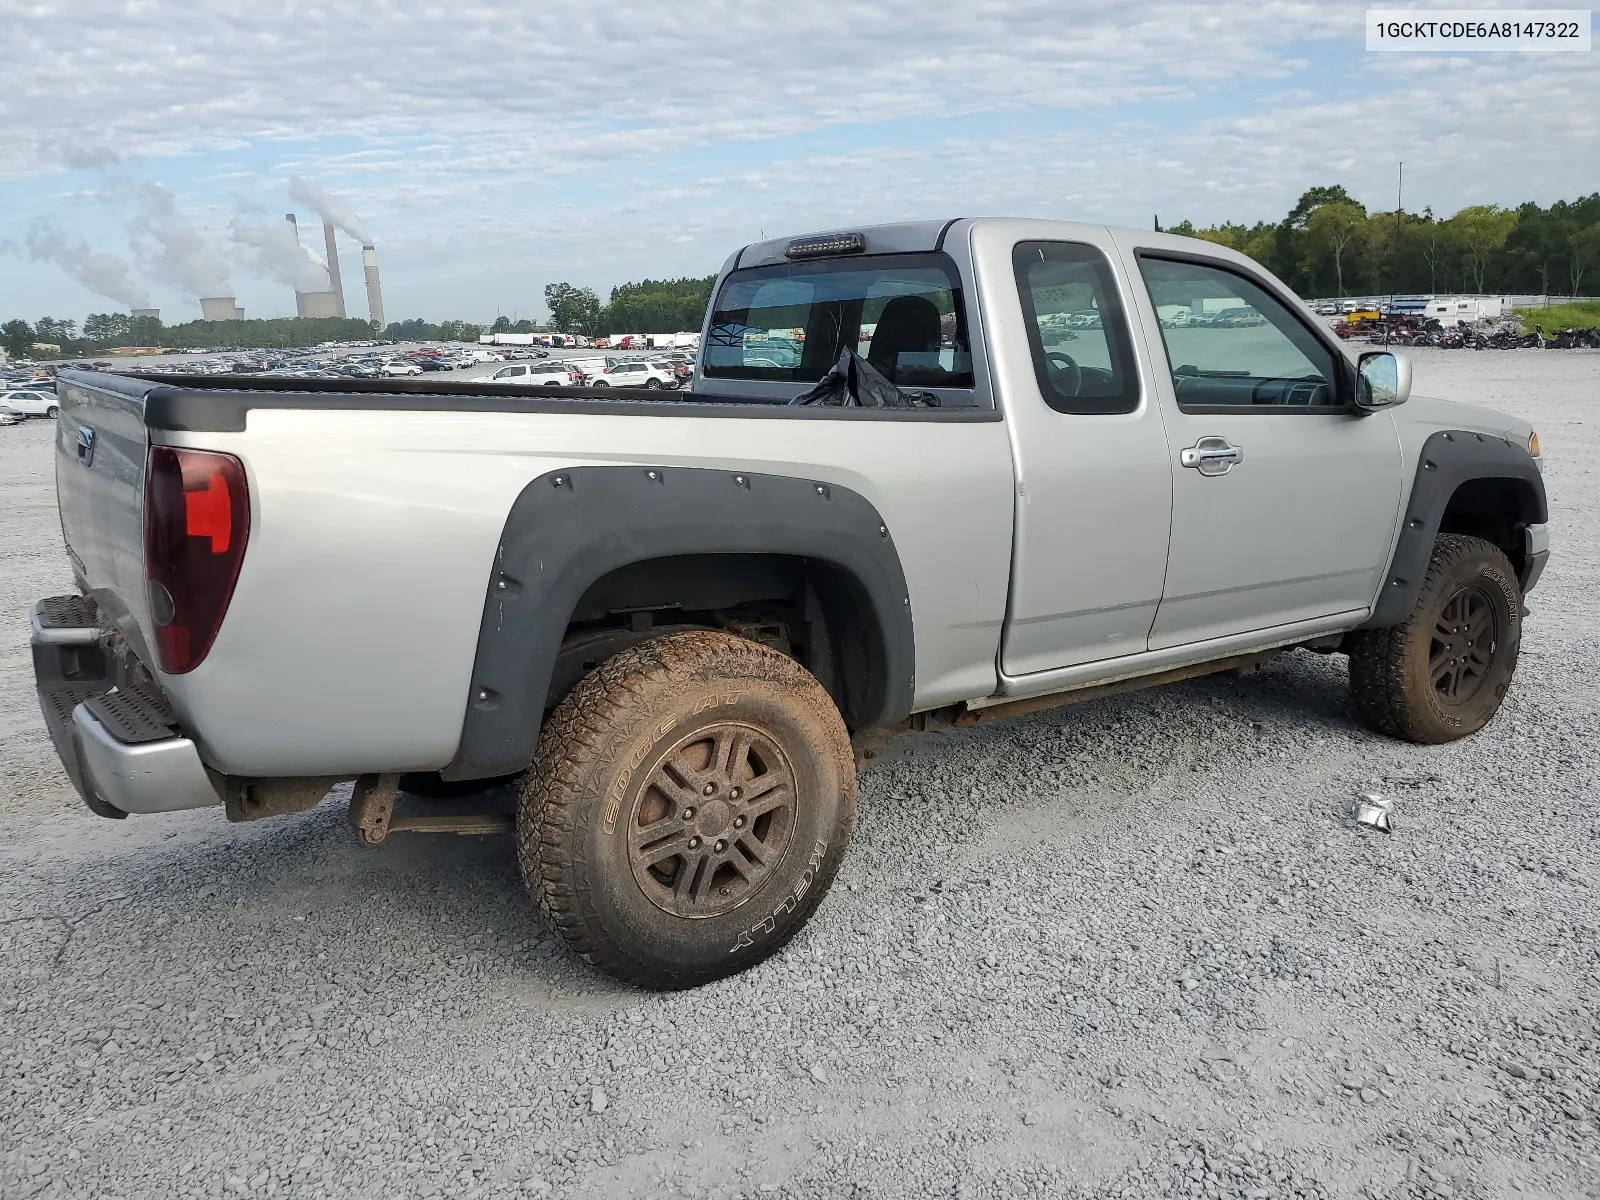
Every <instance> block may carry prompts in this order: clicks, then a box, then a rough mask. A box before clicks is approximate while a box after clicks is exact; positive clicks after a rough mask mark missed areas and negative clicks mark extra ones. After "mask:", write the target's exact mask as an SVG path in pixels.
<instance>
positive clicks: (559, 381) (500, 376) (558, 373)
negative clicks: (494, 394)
mask: <svg viewBox="0 0 1600 1200" xmlns="http://www.w3.org/2000/svg"><path fill="white" fill-rule="evenodd" d="M582 379H583V376H581V375H580V374H579V373H578V372H577V371H576V370H574V369H573V368H571V367H569V366H567V364H566V363H558V362H553V363H517V364H515V365H514V366H509V367H501V368H500V369H499V370H498V371H496V372H495V373H494V374H493V375H491V376H489V378H488V379H486V380H485V381H484V382H485V383H504V384H511V385H514V386H518V387H523V386H526V387H577V386H578V384H579V383H580V382H581V381H582Z"/></svg>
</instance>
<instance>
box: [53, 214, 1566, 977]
mask: <svg viewBox="0 0 1600 1200" xmlns="http://www.w3.org/2000/svg"><path fill="white" fill-rule="evenodd" d="M712 297H713V299H712V303H711V306H710V311H709V312H708V314H707V318H706V323H705V329H704V332H703V335H702V347H703V350H702V353H701V355H700V357H699V361H698V364H697V366H696V369H695V374H694V377H693V379H692V385H693V389H694V391H693V395H692V396H691V397H688V398H685V397H682V396H680V395H679V394H677V393H661V394H652V393H645V392H643V391H640V392H637V393H634V394H633V395H628V396H619V395H618V394H617V392H616V391H615V389H610V390H606V391H594V390H590V389H572V388H556V389H544V388H532V387H529V388H522V389H518V388H490V387H486V386H483V384H482V382H481V381H445V380H438V379H431V378H430V379H417V380H372V381H346V380H338V381H320V380H296V381H294V382H293V383H292V384H287V385H286V384H277V383H275V382H274V381H273V380H271V379H267V378H243V379H235V378H227V377H222V378H211V379H206V378H195V377H176V376H162V375H158V374H146V373H133V374H125V375H107V374H98V373H93V372H74V371H64V372H62V374H61V379H60V394H61V411H62V415H61V421H60V423H59V426H58V429H57V435H56V474H57V491H58V497H59V503H60V508H61V518H62V529H63V532H64V536H65V540H66V545H67V552H68V558H69V559H70V561H71V564H72V569H73V572H74V575H75V577H76V580H77V584H78V589H79V593H80V594H78V595H70V596H58V597H52V598H49V599H45V600H41V601H40V602H39V603H38V604H37V605H36V606H35V607H34V610H33V617H32V619H33V653H34V662H35V671H36V678H37V686H38V690H39V695H40V700H41V704H42V706H43V709H44V712H45V716H46V719H47V724H48V726H49V729H50V733H51V737H52V739H53V740H54V744H55V746H56V748H57V750H58V752H59V754H60V757H61V760H62V763H63V764H64V766H65V768H66V771H67V774H68V775H69V776H70V777H71V779H72V782H73V783H74V785H75V786H76V788H77V790H78V791H79V793H80V794H81V795H82V797H83V799H84V801H85V802H86V804H87V805H88V806H89V807H90V808H91V809H92V810H93V811H95V812H96V813H99V814H101V815H102V816H106V817H122V816H124V815H126V814H129V813H141V814H142V813H161V812H169V811H173V810H178V809H185V808H193V807H199V806H204V805H218V804H220V805H222V806H223V807H224V808H225V810H226V813H227V815H228V817H229V818H230V819H231V820H235V821H248V820H254V819H257V818H261V817H268V816H274V815H280V814H286V813H292V812H297V811H302V810H306V809H309V808H311V807H312V806H314V805H316V804H317V803H319V802H320V801H321V800H322V799H323V798H324V797H325V796H326V795H327V793H328V792H329V790H330V789H331V788H332V787H333V786H334V785H335V784H341V783H353V788H352V790H351V791H350V799H349V819H350V821H351V823H352V824H353V825H354V826H355V828H356V829H357V831H358V833H359V835H360V836H361V837H362V839H363V840H365V841H367V842H369V843H377V842H381V841H383V840H384V839H385V837H387V836H388V835H390V834H391V833H395V832H400V831H403V830H408V829H409V830H456V831H467V830H471V831H476V832H481V831H484V830H485V829H489V828H493V827H495V819H494V815H493V813H492V812H485V813H478V814H467V815H460V814H455V815H450V814H445V815H439V813H440V809H439V807H438V806H436V805H435V806H433V807H432V808H431V809H430V810H429V812H425V813H423V814H422V815H407V814H406V813H405V811H403V810H404V809H405V808H406V807H410V806H413V801H411V800H409V799H408V800H407V801H405V803H404V804H403V805H402V811H400V812H398V813H397V811H396V807H395V806H396V797H397V795H398V794H400V792H401V790H402V789H403V790H404V791H405V792H407V793H414V794H422V795H428V794H432V795H439V794H441V793H444V792H448V791H452V790H454V791H469V790H471V789H474V788H486V787H489V786H491V785H494V784H504V783H508V782H509V783H510V784H512V785H514V787H515V789H516V796H517V811H516V814H515V820H514V831H515V839H516V848H517V853H518V857H519V861H520V865H521V869H522V872H523V876H524V879H525V881H526V883H527V886H528V888H529V889H530V891H531V893H532V895H533V896H534V898H535V900H536V902H537V904H538V906H539V909H540V912H541V913H542V916H543V920H544V921H545V922H546V923H547V924H548V926H549V927H550V928H551V929H553V930H554V931H556V932H558V933H559V934H560V936H562V937H563V938H564V939H565V940H566V942H567V943H568V945H570V946H571V947H572V948H573V949H574V951H576V952H577V953H578V954H579V955H581V956H582V957H584V958H585V959H586V960H587V961H589V962H590V963H592V964H593V965H594V966H596V967H598V968H600V969H601V970H604V971H606V972H609V973H611V974H612V975H614V976H617V977H618V978H621V979H624V980H628V981H631V982H633V983H635V984H639V985H642V986H648V987H658V988H673V987H685V986H691V985H695V984H699V983H704V982H706V981H708V980H712V979H716V978H718V977H720V976H724V975H728V974H730V973H733V972H736V971H739V970H742V969H744V968H747V967H749V966H751V965H752V964H754V963H757V962H759V961H761V960H762V959H764V958H765V957H767V956H768V955H770V954H772V953H773V952H774V951H776V950H777V949H778V948H779V947H781V946H782V945H783V944H784V943H785V942H786V941H787V940H788V939H789V938H790V937H792V936H793V935H794V934H795V932H796V931H797V930H798V929H799V928H800V927H801V926H802V925H803V924H804V922H805V921H806V920H807V919H808V917H809V916H810V914H811V912H812V911H813V909H815V908H816V906H817V904H818V902H819V901H820V899H821V897H822V896H823V895H824V893H826V891H827V890H828V887H829V884H830V883H831V881H832V880H833V878H834V875H835V873H836V872H837V870H838V868H839V863H840V859H841V856H842V855H843V853H844V850H845V847H846V845H847V843H848V842H849V840H850V832H851V826H852V821H853V818H854V808H855V786H856V771H857V769H858V767H860V766H864V765H865V764H867V763H868V762H869V761H870V759H871V758H872V757H873V756H875V755H876V754H878V753H881V751H882V749H883V747H884V745H885V743H886V742H887V740H888V739H889V738H890V737H891V736H893V735H895V734H897V733H899V732H901V731H908V730H931V729H947V728H953V727H963V726H971V725H976V724H980V723H983V722H987V721H990V720H993V719H996V718H1001V717H1008V716H1014V715H1020V714H1024V713H1032V712H1038V711H1041V710H1044V709H1048V708H1051V707H1054V706H1057V705H1063V704H1071V703H1074V702H1078V701H1084V700H1092V699H1095V698H1098V697H1102V696H1106V695H1109V694H1112V693H1117V692H1124V691H1129V690H1132V689H1134V688H1140V687H1145V686H1149V685H1154V684H1160V683H1167V682H1173V681H1177V680H1182V679H1189V678H1193V677H1197V676H1201V675H1210V674H1220V673H1225V672H1231V673H1248V672H1252V671H1255V670H1258V669H1259V668H1260V667H1261V666H1262V664H1264V663H1266V662H1268V661H1269V660H1271V659H1272V658H1274V657H1275V656H1277V655H1281V654H1284V653H1288V652H1291V651H1293V650H1296V649H1304V650H1308V651H1313V652H1318V653H1328V654H1331V653H1340V654H1344V655H1346V656H1348V662H1349V676H1350V688H1351V703H1352V708H1353V710H1354V714H1355V716H1356V718H1357V719H1358V720H1359V721H1361V722H1362V723H1363V724H1365V725H1367V726H1368V727H1370V728H1372V729H1374V730H1378V731H1381V732H1382V733H1385V734H1388V735H1391V736H1394V737H1397V738H1401V739H1406V740H1409V741H1412V742H1417V743H1437V742H1447V741H1450V740H1452V739H1455V738H1460V737H1463V736H1465V735H1468V734H1471V733H1473V732H1474V731H1476V730H1478V729H1480V728H1482V727H1483V726H1484V725H1485V724H1486V723H1487V722H1488V721H1489V720H1490V719H1491V718H1492V717H1493V716H1494V715H1495V713H1496V711H1497V710H1498V709H1499V707H1500V704H1501V702H1502V700H1503V698H1504V697H1505V695H1506V692H1507V689H1508V688H1509V687H1510V685H1511V681H1512V675H1513V672H1514V670H1515V668H1516V664H1517V654H1518V647H1519V643H1520V638H1521V631H1522V620H1523V614H1524V599H1525V597H1526V595H1527V593H1528V591H1529V590H1530V589H1531V588H1532V587H1533V586H1534V584H1535V583H1536V582H1537V580H1538V578H1539V575H1540V572H1541V571H1542V570H1543V568H1544V565H1545V562H1546V559H1547V557H1548V554H1549V545H1548V536H1547V531H1546V523H1545V522H1546V501H1545V489H1544V485H1543V482H1542V478H1541V474H1540V463H1539V450H1538V441H1537V438H1536V437H1535V436H1534V433H1533V430H1532V429H1531V428H1529V427H1528V426H1527V425H1526V424H1524V423H1523V422H1521V421H1518V420H1516V419H1514V418H1512V417H1508V416H1504V415H1501V414H1499V413H1496V412H1493V411H1490V410H1487V409H1482V408H1475V407H1471V406H1467V405H1462V404H1455V403H1450V402H1448V401H1444V400H1427V399H1421V398H1416V397H1410V396H1409V391H1410V369H1409V365H1408V363H1407V361H1406V360H1405V359H1403V358H1398V357H1396V356H1395V355H1393V354H1390V353H1387V352H1384V351H1368V352H1365V353H1361V354H1359V355H1357V354H1356V353H1354V352H1352V351H1349V350H1347V349H1346V348H1345V347H1344V346H1343V345H1342V344H1341V343H1340V342H1339V341H1338V340H1337V339H1336V338H1334V337H1333V335H1332V333H1331V331H1330V330H1328V329H1326V328H1325V327H1324V326H1323V324H1322V322H1320V321H1319V320H1318V319H1317V318H1316V317H1315V315H1314V314H1312V313H1311V312H1310V310H1309V309H1307V308H1306V306H1305V305H1304V304H1302V303H1301V302H1300V301H1299V300H1297V299H1296V298H1295V297H1294V296H1293V294H1292V293H1291V292H1289V290H1288V289H1287V288H1285V287H1284V286H1283V285H1282V284H1281V283H1279V282H1278V281H1277V280H1276V279H1274V278H1273V277H1272V276H1270V275H1268V274H1266V273H1265V272H1263V271H1262V270H1261V268H1260V267H1259V266H1257V265H1256V264H1255V263H1254V262H1252V261H1251V260H1250V259H1248V258H1246V257H1244V256H1243V255H1240V254H1237V253H1234V252H1233V251H1231V250H1228V249H1226V248H1223V247H1220V246H1217V245H1213V244H1211V243H1207V242H1202V241H1195V240H1190V239H1186V238H1181V237H1175V236H1171V235H1165V234H1153V233H1143V232H1137V231H1132V230H1119V229H1108V228H1105V227H1102V226H1096V225H1087V224H1074V223H1061V222H1048V221H1029V220H1002V219H985V220H955V221H945V222H926V223H908V224H898V225H887V226H879V227H873V228H867V229H859V230H849V231H844V232H839V233H828V234H822V235H817V236H814V237H804V238H793V239H780V240H776V241H767V242H762V243H759V244H755V245H751V246H746V247H745V248H743V249H742V250H740V251H738V252H737V253H735V254H734V255H733V256H732V257H731V258H729V260H728V261H727V263H726V264H725V265H724V267H723V268H722V271H721V272H720V274H719V276H718V279H717V282H716V285H715V288H714V290H713V292H712ZM1169 306H1182V307H1184V308H1186V309H1188V310H1190V311H1193V312H1200V313H1204V312H1213V311H1225V312H1228V313H1230V314H1232V315H1231V316H1230V319H1229V320H1228V321H1227V322H1216V321H1211V322H1195V323H1190V324H1183V325H1178V324H1173V323H1171V322H1164V321H1162V320H1161V319H1160V318H1159V316H1158V314H1159V313H1160V312H1161V311H1163V310H1164V309H1167V308H1169ZM1082 313H1092V314H1095V316H1096V320H1095V321H1094V322H1093V323H1089V322H1085V321H1081V320H1077V319H1074V320H1073V321H1071V322H1067V321H1063V320H1062V319H1061V318H1062V317H1063V316H1064V315H1069V314H1082ZM868 325H869V326H871V336H870V338H869V339H868V341H867V342H865V343H861V342H860V341H859V335H860V331H861V329H862V327H863V326H868ZM780 328H782V329H788V328H794V329H798V330H800V331H802V332H803V335H804V336H803V338H798V339H797V340H796V341H795V343H794V345H795V348H796V354H795V356H794V359H793V361H782V362H780V361H779V360H777V359H774V358H773V357H772V356H771V355H770V354H767V353H766V352H765V350H764V349H762V348H761V346H760V345H759V339H752V338H748V337H747V334H748V333H749V331H751V330H771V329H780ZM857 345H864V346H865V348H866V354H865V356H857V355H856V354H855V353H854V348H855V347H856V346H857ZM798 401H803V402H798ZM489 794H490V795H494V794H495V793H489ZM498 794H500V795H504V794H505V791H504V790H502V791H501V792H500V793H498ZM424 807H425V808H426V807H427V805H426V804H424ZM430 812H431V813H432V814H433V815H429V813H430Z"/></svg>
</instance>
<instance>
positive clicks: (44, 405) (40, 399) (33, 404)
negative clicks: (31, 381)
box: [0, 388, 61, 418]
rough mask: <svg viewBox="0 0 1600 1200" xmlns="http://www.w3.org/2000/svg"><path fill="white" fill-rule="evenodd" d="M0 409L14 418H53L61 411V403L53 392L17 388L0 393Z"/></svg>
mask: <svg viewBox="0 0 1600 1200" xmlns="http://www.w3.org/2000/svg"><path fill="white" fill-rule="evenodd" d="M0 409H4V410H5V411H7V412H9V413H10V414H11V415H12V416H14V417H52V418H53V417H55V415H56V414H57V413H58V412H60V411H61V402H60V401H59V400H57V399H56V395H55V393H54V392H47V391H43V390H40V389H36V388H18V389H14V390H12V391H9V392H5V391H0Z"/></svg>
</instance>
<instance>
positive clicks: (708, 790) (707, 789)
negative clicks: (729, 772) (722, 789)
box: [700, 783, 717, 796]
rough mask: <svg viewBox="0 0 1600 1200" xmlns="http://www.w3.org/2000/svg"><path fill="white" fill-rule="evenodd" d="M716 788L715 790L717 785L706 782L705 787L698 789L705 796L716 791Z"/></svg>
mask: <svg viewBox="0 0 1600 1200" xmlns="http://www.w3.org/2000/svg"><path fill="white" fill-rule="evenodd" d="M716 790H717V785H716V784H714V783H708V784H706V785H705V787H703V788H701V789H700V791H701V793H702V794H704V795H707V796H710V795H712V794H713V793H714V792H716Z"/></svg>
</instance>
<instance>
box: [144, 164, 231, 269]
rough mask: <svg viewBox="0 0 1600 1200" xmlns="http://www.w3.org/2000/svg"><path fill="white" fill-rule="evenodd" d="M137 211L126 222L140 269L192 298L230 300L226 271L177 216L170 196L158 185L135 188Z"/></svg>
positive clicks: (169, 193) (152, 184) (196, 232)
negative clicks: (221, 297) (222, 298)
mask: <svg viewBox="0 0 1600 1200" xmlns="http://www.w3.org/2000/svg"><path fill="white" fill-rule="evenodd" d="M135 190H136V194H137V196H138V203H139V209H138V211H137V212H136V213H135V214H134V216H133V219H132V220H131V221H129V222H128V231H129V233H130V234H132V236H133V244H134V250H135V252H136V253H137V255H138V258H139V265H140V266H141V267H143V268H144V270H145V272H146V273H147V274H149V275H152V276H154V277H155V278H157V279H161V280H165V281H166V282H168V283H172V284H176V285H177V286H178V287H180V288H182V289H183V290H184V291H185V292H187V293H188V294H189V295H191V296H231V295H233V288H232V286H231V285H230V284H229V283H228V268H227V267H226V266H224V265H223V263H222V260H221V259H219V258H217V257H216V255H214V254H212V253H211V251H210V250H209V249H208V248H207V247H206V243H205V239H204V238H203V237H202V236H201V235H200V231H199V230H197V229H194V228H193V227H191V226H189V225H186V224H185V223H184V222H183V220H182V219H181V218H180V217H179V215H178V206H177V203H176V201H174V199H173V196H172V193H171V192H169V191H168V190H167V189H166V188H164V187H162V186H161V185H160V184H159V183H143V184H138V185H137V186H136V189H135Z"/></svg>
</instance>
